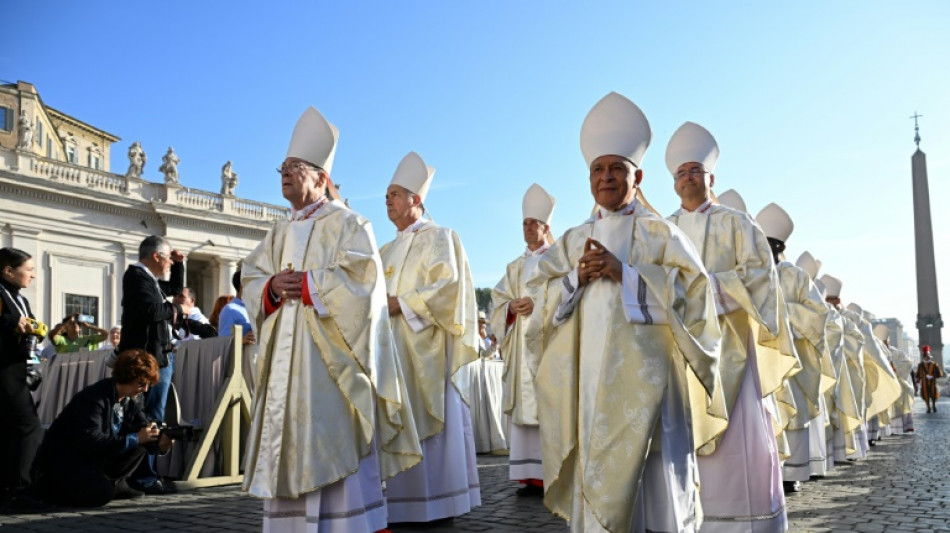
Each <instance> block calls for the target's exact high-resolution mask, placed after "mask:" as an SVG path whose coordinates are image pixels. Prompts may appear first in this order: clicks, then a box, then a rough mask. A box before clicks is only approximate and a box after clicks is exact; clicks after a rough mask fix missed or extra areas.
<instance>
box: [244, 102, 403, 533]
mask: <svg viewBox="0 0 950 533" xmlns="http://www.w3.org/2000/svg"><path fill="white" fill-rule="evenodd" d="M336 141H337V129H336V128H335V127H334V126H333V125H331V124H330V123H329V122H327V120H326V119H325V118H323V116H322V115H321V114H320V113H319V112H318V111H317V110H316V109H314V108H312V107H311V108H308V109H307V110H306V111H305V112H304V113H303V115H302V116H301V117H300V119H299V120H298V121H297V125H296V127H295V128H294V133H293V137H292V138H291V141H290V149H289V150H288V151H287V157H286V159H285V160H284V163H283V165H282V166H281V169H280V175H281V191H282V193H283V195H284V198H286V199H287V200H288V201H289V202H290V204H291V205H292V206H293V210H292V212H291V218H290V220H281V221H278V222H276V223H275V225H274V227H273V228H272V229H271V230H270V231H269V232H268V233H267V235H266V236H265V237H264V240H263V241H262V242H261V243H260V245H258V247H257V248H256V249H255V250H254V251H253V252H251V254H250V255H249V256H248V257H247V259H245V260H244V266H243V269H242V277H241V282H242V285H243V291H244V292H243V294H244V301H245V302H246V304H247V311H248V316H249V317H250V318H251V323H252V326H253V328H254V330H255V333H256V335H257V338H258V339H259V340H260V355H259V359H258V383H257V387H256V389H255V393H254V401H253V405H252V408H251V410H252V418H251V425H250V430H249V432H248V438H247V451H246V455H245V462H244V472H245V474H244V490H246V491H248V492H249V493H251V494H252V495H254V496H258V497H261V498H264V531H275V532H276V531H281V532H283V531H300V532H303V531H307V532H311V533H312V532H314V531H317V532H319V533H324V532H333V533H335V532H341V533H342V532H347V533H353V532H367V533H368V532H373V531H378V530H381V529H384V528H385V527H386V515H387V512H386V502H385V499H384V498H383V493H382V482H383V481H385V480H386V479H388V478H390V477H392V476H393V475H395V474H396V473H397V472H400V471H402V470H405V469H407V468H409V467H411V466H412V465H413V464H416V463H418V462H419V461H420V460H421V449H420V447H419V440H418V436H417V435H416V433H415V430H416V427H415V424H414V423H413V419H412V412H411V410H410V408H409V405H408V404H407V396H406V391H405V384H404V383H403V381H402V379H401V377H400V368H399V366H398V364H397V361H396V358H395V353H394V351H393V346H392V337H391V334H390V327H389V316H388V314H387V312H386V289H385V285H384V280H383V269H382V263H381V261H380V257H379V252H378V250H377V248H376V241H375V238H374V237H373V231H372V229H371V227H370V224H369V222H368V221H367V220H366V219H365V218H363V217H362V216H360V215H358V214H356V213H355V212H353V211H351V210H350V209H349V208H347V207H346V206H345V205H344V204H343V203H342V202H340V201H339V199H338V198H336V195H335V188H334V186H333V183H332V181H331V180H330V170H331V167H332V165H333V156H334V153H335V150H336Z"/></svg>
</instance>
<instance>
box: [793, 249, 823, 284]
mask: <svg viewBox="0 0 950 533" xmlns="http://www.w3.org/2000/svg"><path fill="white" fill-rule="evenodd" d="M795 266H797V267H798V268H800V269H802V270H804V271H805V272H807V273H808V277H810V278H811V279H813V280H814V279H817V278H818V271H819V270H821V261H819V260H817V259H815V258H814V257H813V256H812V255H811V253H810V252H808V251H807V250H806V251H804V252H802V255H800V256H798V260H797V261H795Z"/></svg>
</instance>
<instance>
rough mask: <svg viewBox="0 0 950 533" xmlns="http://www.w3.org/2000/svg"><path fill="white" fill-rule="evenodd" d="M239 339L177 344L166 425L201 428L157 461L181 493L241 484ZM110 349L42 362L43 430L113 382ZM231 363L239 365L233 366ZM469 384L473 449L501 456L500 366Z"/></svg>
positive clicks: (245, 382)
mask: <svg viewBox="0 0 950 533" xmlns="http://www.w3.org/2000/svg"><path fill="white" fill-rule="evenodd" d="M235 333H236V335H234V336H230V337H216V338H212V339H201V340H193V341H188V342H185V343H182V344H181V345H180V346H179V347H178V348H177V349H176V351H175V373H174V375H173V377H172V385H173V391H174V392H173V393H171V394H169V402H168V405H167V408H166V416H165V420H166V423H176V422H180V423H185V424H191V425H194V426H195V427H199V428H202V430H203V431H202V434H201V439H200V440H199V441H198V442H178V443H176V445H175V447H174V448H172V451H171V452H169V453H168V454H166V455H165V456H162V457H160V458H159V460H158V464H157V468H158V471H159V474H160V475H163V476H168V477H170V478H172V479H176V480H180V481H177V482H176V485H177V486H178V487H179V488H181V489H186V490H187V489H190V488H197V487H203V486H213V485H221V484H228V483H239V482H240V481H241V473H240V458H241V452H242V451H243V447H244V439H245V437H246V434H247V426H248V423H249V420H250V403H251V394H252V391H253V387H254V379H253V377H254V375H255V373H256V372H255V369H254V368H253V365H254V362H253V357H246V356H245V353H244V350H243V348H244V347H243V346H242V345H241V343H240V342H234V339H235V338H237V339H240V338H241V332H240V326H237V327H235ZM111 353H112V350H111V349H108V350H96V351H80V352H73V353H62V354H57V355H56V356H55V357H54V358H51V359H49V360H46V361H43V363H42V364H41V367H40V368H41V372H42V373H43V382H42V384H41V385H40V388H39V389H38V390H37V391H36V393H35V398H36V400H37V402H38V405H37V411H38V414H39V417H40V421H41V422H42V423H43V425H44V426H46V427H48V426H49V425H50V424H52V423H53V420H55V419H56V416H57V415H59V413H60V412H61V411H62V410H63V408H65V407H66V404H68V403H69V401H70V399H72V397H73V395H75V394H76V393H77V392H79V391H80V390H82V389H83V388H85V387H87V386H89V385H92V384H93V383H95V382H97V381H99V380H101V379H103V378H106V377H108V376H109V375H111V369H110V368H108V367H107V366H106V361H107V359H108V357H109V355H110V354H111ZM235 363H237V364H236V365H235ZM459 372H462V373H463V374H462V376H460V377H461V378H462V379H461V383H464V384H467V386H468V391H467V396H468V397H469V399H470V407H471V413H472V426H473V430H474V436H475V449H476V451H477V452H478V453H489V452H494V453H504V452H505V451H506V450H507V449H508V422H507V416H506V415H505V414H504V412H503V404H502V396H503V387H502V375H503V373H504V362H503V361H491V360H486V359H480V360H478V361H475V362H474V363H471V364H469V365H466V366H465V367H463V368H462V369H460V370H459Z"/></svg>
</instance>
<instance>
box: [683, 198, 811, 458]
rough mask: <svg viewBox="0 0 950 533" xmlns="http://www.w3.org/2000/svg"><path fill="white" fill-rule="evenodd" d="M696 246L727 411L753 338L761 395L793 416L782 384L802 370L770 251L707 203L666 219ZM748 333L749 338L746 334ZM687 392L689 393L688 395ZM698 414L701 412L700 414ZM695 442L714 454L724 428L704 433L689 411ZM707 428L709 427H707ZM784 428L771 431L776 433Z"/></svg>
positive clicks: (754, 232) (753, 229)
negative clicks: (710, 302)
mask: <svg viewBox="0 0 950 533" xmlns="http://www.w3.org/2000/svg"><path fill="white" fill-rule="evenodd" d="M669 220H670V221H671V222H673V223H674V224H676V225H677V226H678V227H679V228H680V229H681V230H683V232H684V233H685V234H686V235H687V236H688V237H689V238H690V240H691V242H692V243H693V245H695V247H696V249H697V251H698V252H699V254H700V257H701V258H702V260H703V265H704V266H705V268H706V271H707V272H708V273H709V275H710V277H711V279H712V282H713V290H714V292H715V297H716V298H717V300H718V301H719V303H720V305H719V310H720V311H725V312H724V313H723V314H720V315H719V326H720V329H721V330H722V359H721V361H720V369H719V371H720V374H721V376H722V386H723V392H724V395H725V398H726V402H727V405H728V406H729V409H730V411H731V410H732V408H733V406H735V402H736V398H737V397H738V395H739V388H740V386H741V384H742V378H743V376H744V375H745V371H746V365H747V363H748V361H747V358H748V354H749V339H750V338H753V339H755V340H754V342H756V344H757V346H756V357H757V358H758V364H757V367H758V371H759V375H758V378H759V384H760V387H761V390H762V396H763V397H766V396H768V395H769V394H773V393H776V398H777V399H778V400H779V402H780V409H781V410H782V412H783V414H782V416H783V417H785V418H787V417H788V416H790V415H792V414H794V412H795V405H794V400H793V399H792V397H791V395H790V393H788V391H785V393H783V391H782V388H783V383H784V382H785V380H786V379H788V378H789V377H790V376H792V375H794V374H795V373H796V372H798V371H799V370H800V369H801V364H800V362H799V361H798V356H797V354H796V353H795V346H794V344H793V337H792V333H791V331H790V327H789V324H788V318H787V316H786V313H787V311H786V309H785V306H784V305H782V302H781V297H782V295H781V292H780V288H779V277H778V274H777V272H776V270H775V267H774V264H773V259H772V251H771V249H770V248H769V245H768V240H767V239H766V237H765V233H763V232H762V230H761V228H759V227H758V225H756V224H755V222H754V221H753V220H752V218H751V217H750V216H749V215H748V214H746V213H742V212H740V211H737V210H735V209H732V208H730V207H726V206H724V205H719V204H711V205H710V206H709V208H708V210H707V211H706V212H705V213H699V212H694V213H690V212H687V211H684V210H680V211H678V212H677V213H675V214H673V215H672V216H670V218H669ZM750 333H751V335H750ZM691 394H692V392H691ZM700 414H701V413H700ZM694 426H695V427H694V438H695V439H696V446H697V450H699V453H700V454H701V455H708V454H711V453H713V452H714V451H715V449H716V446H717V444H718V440H719V438H720V437H722V435H723V433H724V430H725V428H724V427H723V428H719V431H718V432H716V433H715V434H712V435H710V434H707V432H705V431H703V429H702V428H701V425H700V424H699V423H698V421H697V419H696V414H695V413H694ZM707 427H708V424H707ZM783 427H784V424H781V425H779V426H778V427H777V428H776V434H780V433H781V431H782V428H783Z"/></svg>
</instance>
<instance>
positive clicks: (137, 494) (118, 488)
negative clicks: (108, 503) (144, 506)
mask: <svg viewBox="0 0 950 533" xmlns="http://www.w3.org/2000/svg"><path fill="white" fill-rule="evenodd" d="M142 496H145V493H144V492H142V491H140V490H135V489H133V488H132V487H130V486H129V484H128V483H126V482H125V480H124V479H120V480H119V481H116V482H115V488H113V489H112V499H113V500H131V499H133V498H141V497H142Z"/></svg>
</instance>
